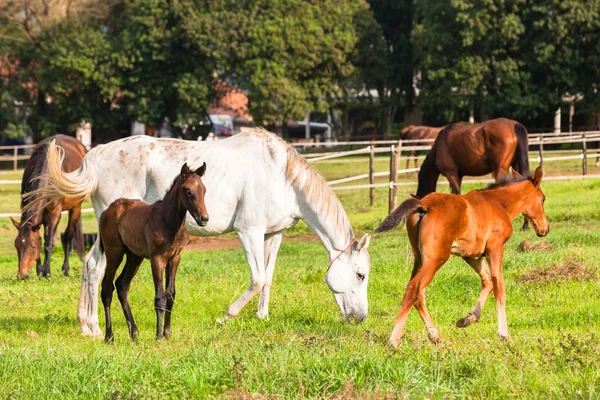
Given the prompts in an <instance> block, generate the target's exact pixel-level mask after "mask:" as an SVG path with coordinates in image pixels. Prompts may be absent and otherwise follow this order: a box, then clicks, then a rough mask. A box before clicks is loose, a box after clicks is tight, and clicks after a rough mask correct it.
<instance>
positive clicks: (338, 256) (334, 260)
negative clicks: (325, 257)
mask: <svg viewBox="0 0 600 400" xmlns="http://www.w3.org/2000/svg"><path fill="white" fill-rule="evenodd" d="M354 242H356V238H353V239H352V241H351V242H350V244H349V245H348V246H347V247H346V248H345V249H344V250H342V251H341V252H340V254H338V255H337V256H335V258H334V259H333V261H331V264H329V267H327V272H329V270H330V269H331V266H332V265H333V263H334V262H336V260H337V259H338V258H340V256H341V255H342V254H344V253H345V252H346V251H348V249H349V248H350V247H352V245H353V244H354Z"/></svg>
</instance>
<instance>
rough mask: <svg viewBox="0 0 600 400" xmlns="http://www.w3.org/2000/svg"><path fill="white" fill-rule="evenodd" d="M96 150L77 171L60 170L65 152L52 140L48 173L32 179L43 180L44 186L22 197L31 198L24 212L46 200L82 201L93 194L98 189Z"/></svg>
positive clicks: (85, 158) (48, 154) (87, 156)
mask: <svg viewBox="0 0 600 400" xmlns="http://www.w3.org/2000/svg"><path fill="white" fill-rule="evenodd" d="M95 150H96V149H92V150H91V151H90V152H88V153H87V154H86V155H85V157H84V158H83V160H82V161H81V166H80V167H79V169H77V170H75V171H73V172H68V173H66V172H64V171H63V170H62V164H63V160H64V158H65V151H64V149H63V148H62V147H60V146H58V145H57V144H56V141H55V140H53V141H51V142H50V144H49V145H48V152H47V155H46V157H47V167H48V173H47V174H42V175H40V176H38V177H36V178H34V179H43V180H45V181H46V182H47V184H46V185H44V186H42V187H40V188H39V189H37V190H34V191H32V192H29V193H27V194H25V195H23V197H24V198H31V199H32V200H31V202H30V203H29V204H27V205H26V206H25V207H24V211H26V210H27V209H30V208H32V207H33V205H34V204H36V203H38V202H40V201H44V200H48V201H54V200H58V199H61V198H64V197H66V198H70V199H84V198H86V197H87V196H89V195H91V194H93V193H94V192H95V191H96V188H97V187H98V172H97V169H96V151H95Z"/></svg>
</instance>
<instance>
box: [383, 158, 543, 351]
mask: <svg viewBox="0 0 600 400" xmlns="http://www.w3.org/2000/svg"><path fill="white" fill-rule="evenodd" d="M515 175H518V174H516V173H515ZM541 181H542V170H541V168H537V169H536V170H535V174H534V175H533V177H532V178H522V177H520V178H518V179H516V180H514V181H504V182H500V183H496V184H493V185H491V186H489V187H488V188H486V189H482V190H473V191H471V192H469V193H467V194H466V195H464V196H456V195H451V194H443V193H432V194H430V195H428V196H426V197H424V198H423V199H421V200H418V199H416V198H412V199H408V200H405V201H404V202H403V203H402V204H400V206H399V207H398V208H396V209H395V210H394V211H392V213H391V214H390V215H389V216H388V217H387V218H386V219H385V220H384V221H383V222H382V223H381V225H380V226H379V227H378V228H377V230H376V232H383V231H387V230H390V229H392V228H395V227H396V226H398V225H399V224H400V223H401V222H404V221H406V230H407V231H408V238H409V240H410V244H411V247H412V251H413V254H414V258H415V260H414V266H413V270H412V275H411V278H410V281H409V282H408V285H407V287H406V291H405V293H404V299H403V300H402V307H401V308H400V312H399V314H398V318H397V319H396V324H395V326H394V330H393V331H392V335H391V337H390V340H389V342H390V344H391V345H393V346H398V344H399V343H400V339H401V337H402V333H403V331H404V326H405V324H406V318H407V317H408V313H409V311H410V309H411V308H412V307H413V306H414V307H415V308H416V309H417V311H418V312H419V314H420V315H421V319H423V322H424V323H425V327H426V328H427V333H428V334H429V338H430V339H431V340H432V341H433V342H436V343H437V342H438V341H439V340H440V334H439V332H438V330H437V328H436V327H435V325H434V323H433V320H432V319H431V316H430V315H429V312H428V311H427V306H426V305H425V288H426V287H427V285H428V284H429V283H430V282H431V280H432V279H433V276H434V275H435V273H436V272H437V271H438V270H439V269H440V268H441V267H442V265H444V263H445V262H446V261H447V260H448V258H450V255H451V254H452V255H455V256H458V257H462V258H463V259H464V260H465V261H466V262H467V264H469V265H470V266H471V268H473V269H474V270H475V272H477V273H478V274H479V276H480V277H481V285H482V289H481V294H480V295H479V300H477V303H476V304H475V307H474V308H473V310H471V312H469V314H467V316H466V317H464V318H461V319H460V320H459V321H458V322H457V323H456V326H458V327H460V328H463V327H466V326H469V325H471V324H472V323H473V322H476V321H478V320H479V318H480V316H481V310H482V309H483V306H484V304H485V301H486V299H487V297H488V295H489V294H490V293H491V292H492V290H493V291H494V296H495V297H496V309H497V313H498V334H499V335H500V338H502V339H508V338H509V334H508V326H507V324H506V310H505V299H506V287H505V285H504V278H503V277H502V258H503V256H504V244H505V243H506V241H507V240H508V239H509V238H510V236H511V235H512V233H513V228H512V223H511V222H512V220H513V219H514V218H515V217H516V216H517V215H519V214H521V213H522V214H524V215H525V217H526V218H527V219H528V220H529V221H531V224H532V225H533V228H534V229H535V232H536V234H537V235H538V236H545V235H547V234H548V231H549V229H550V227H549V225H548V220H547V219H546V213H545V211H544V200H545V196H544V193H542V189H541V188H540V183H541ZM486 260H487V263H486ZM488 265H489V267H488Z"/></svg>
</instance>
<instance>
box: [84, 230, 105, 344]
mask: <svg viewBox="0 0 600 400" xmlns="http://www.w3.org/2000/svg"><path fill="white" fill-rule="evenodd" d="M96 245H98V247H97V248H96ZM92 250H93V256H92V257H91V258H90V262H89V264H88V271H87V282H86V283H87V296H88V297H87V315H86V324H87V326H88V328H89V330H90V331H91V332H92V336H93V337H96V338H98V339H102V338H103V337H104V335H103V334H102V330H101V329H100V324H99V323H98V286H99V285H100V281H101V280H102V277H103V276H104V270H105V269H106V257H105V255H104V252H102V250H100V247H99V239H98V240H96V243H95V244H94V249H92ZM83 279H84V280H85V277H84V278H83ZM81 290H82V291H83V290H84V289H83V288H82V289H81ZM80 306H81V302H80Z"/></svg>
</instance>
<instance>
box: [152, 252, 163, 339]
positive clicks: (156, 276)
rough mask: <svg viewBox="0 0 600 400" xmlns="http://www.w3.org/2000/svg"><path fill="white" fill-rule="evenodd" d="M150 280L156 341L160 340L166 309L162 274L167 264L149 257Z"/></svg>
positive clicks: (155, 257)
mask: <svg viewBox="0 0 600 400" xmlns="http://www.w3.org/2000/svg"><path fill="white" fill-rule="evenodd" d="M150 264H151V265H152V279H153V280H154V309H155V310H156V339H161V338H162V337H163V334H162V326H163V314H164V313H165V310H166V308H167V295H166V293H165V289H164V288H163V272H164V270H165V267H166V265H167V263H166V262H165V260H163V259H162V258H161V257H157V256H151V258H150Z"/></svg>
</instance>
